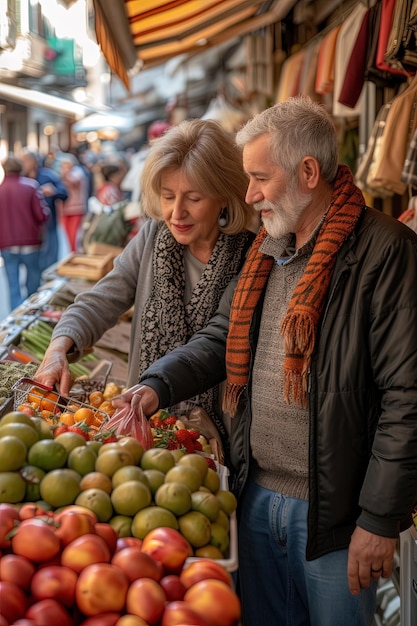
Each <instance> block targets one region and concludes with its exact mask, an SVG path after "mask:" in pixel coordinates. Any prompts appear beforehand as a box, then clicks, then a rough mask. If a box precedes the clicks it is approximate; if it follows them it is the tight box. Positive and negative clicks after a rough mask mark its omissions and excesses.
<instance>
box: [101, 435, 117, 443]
mask: <svg viewBox="0 0 417 626" xmlns="http://www.w3.org/2000/svg"><path fill="white" fill-rule="evenodd" d="M117 441H119V440H118V439H117V437H115V436H114V435H109V436H108V437H105V438H104V439H102V443H103V444H104V443H115V442H117Z"/></svg>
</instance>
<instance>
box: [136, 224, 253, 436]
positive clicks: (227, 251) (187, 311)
mask: <svg viewBox="0 0 417 626" xmlns="http://www.w3.org/2000/svg"><path fill="white" fill-rule="evenodd" d="M252 239H253V235H252V233H250V232H248V231H245V232H243V233H240V234H238V235H233V236H231V235H225V234H223V233H220V235H219V238H218V240H217V242H216V245H215V247H214V250H213V252H212V254H211V257H210V259H209V261H208V263H207V265H206V267H205V269H204V270H203V273H202V275H201V277H200V279H199V281H198V282H197V284H196V285H195V287H194V289H193V292H192V295H191V298H190V301H189V302H188V303H187V304H186V305H184V290H185V270H184V254H183V250H184V246H182V245H181V244H179V243H177V241H176V240H175V239H174V237H173V236H172V235H171V233H170V231H169V229H168V227H167V226H166V224H165V223H164V222H161V225H160V227H159V229H158V232H157V234H156V236H155V244H154V251H153V261H152V264H153V277H154V283H153V287H152V291H151V294H150V296H149V298H148V301H147V302H146V304H145V306H144V308H143V313H142V320H141V322H142V344H141V353H140V374H142V372H143V371H144V370H145V369H146V368H147V367H149V366H150V365H151V364H152V363H153V362H154V361H155V360H156V359H158V358H160V357H162V356H164V355H165V354H168V352H171V350H173V349H174V348H176V347H177V346H182V345H184V344H185V343H187V341H188V340H189V339H190V337H191V336H192V335H193V334H194V333H195V332H197V331H198V330H200V329H201V328H204V326H205V325H206V324H207V322H208V321H209V320H210V318H211V317H212V316H213V314H214V313H215V311H216V309H217V306H218V304H219V301H220V298H221V296H222V294H223V292H224V290H225V288H226V286H227V285H228V283H229V282H230V280H231V279H232V278H233V277H234V276H236V274H237V273H238V272H239V270H240V268H241V267H242V264H243V261H244V257H245V254H246V251H247V249H248V247H249V245H250V243H251V241H252ZM218 400H219V399H218V389H217V387H216V388H212V389H210V390H209V391H206V392H205V393H203V394H200V396H199V398H198V404H199V406H202V407H203V408H204V409H205V410H206V411H207V413H208V414H209V416H210V417H211V418H212V420H213V421H214V423H215V424H216V426H217V428H218V430H219V432H220V434H221V435H222V438H225V437H226V431H225V429H224V425H223V422H222V421H221V420H220V418H219V417H218V415H217V411H218Z"/></svg>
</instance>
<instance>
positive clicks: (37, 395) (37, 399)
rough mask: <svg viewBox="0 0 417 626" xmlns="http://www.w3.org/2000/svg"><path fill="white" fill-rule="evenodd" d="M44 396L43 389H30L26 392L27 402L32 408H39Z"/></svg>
mask: <svg viewBox="0 0 417 626" xmlns="http://www.w3.org/2000/svg"><path fill="white" fill-rule="evenodd" d="M44 395H45V391H44V390H43V389H40V388H39V387H31V388H30V389H29V391H28V396H27V401H28V402H30V403H31V405H32V406H35V407H36V408H39V406H40V404H41V400H42V398H43V396H44Z"/></svg>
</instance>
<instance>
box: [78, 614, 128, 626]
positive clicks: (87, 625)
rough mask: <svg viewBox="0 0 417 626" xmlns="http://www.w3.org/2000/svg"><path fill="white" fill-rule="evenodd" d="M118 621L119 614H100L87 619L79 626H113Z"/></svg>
mask: <svg viewBox="0 0 417 626" xmlns="http://www.w3.org/2000/svg"><path fill="white" fill-rule="evenodd" d="M119 619H120V613H100V614H99V615H94V617H87V619H86V620H84V621H83V622H81V624H80V626H115V624H116V623H117V622H118V620H119Z"/></svg>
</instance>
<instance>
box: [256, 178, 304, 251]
mask: <svg viewBox="0 0 417 626" xmlns="http://www.w3.org/2000/svg"><path fill="white" fill-rule="evenodd" d="M311 200H312V194H303V193H301V191H299V190H298V189H288V190H287V191H286V192H285V193H283V194H282V196H281V197H280V199H279V200H278V201H277V202H269V201H268V200H263V201H262V202H256V203H255V204H254V207H255V209H256V210H257V211H262V210H271V211H272V213H271V214H270V215H267V216H266V217H263V218H262V221H263V224H264V226H265V229H266V231H267V232H268V234H269V235H271V237H273V238H274V239H279V238H280V237H283V236H284V235H288V234H289V233H295V232H296V231H297V226H298V224H299V221H300V218H301V216H302V214H303V213H304V211H305V209H306V208H307V207H308V205H309V204H310V203H311Z"/></svg>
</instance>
